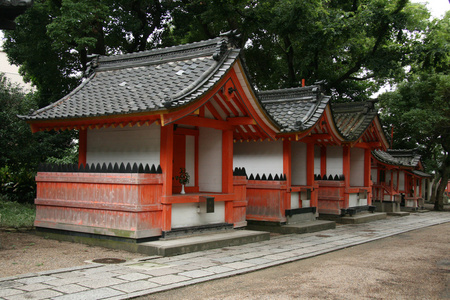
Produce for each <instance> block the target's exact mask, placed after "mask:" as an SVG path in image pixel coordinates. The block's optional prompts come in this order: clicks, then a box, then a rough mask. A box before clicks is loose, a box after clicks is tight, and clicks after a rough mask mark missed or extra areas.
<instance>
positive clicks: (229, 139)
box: [222, 130, 234, 224]
mask: <svg viewBox="0 0 450 300" xmlns="http://www.w3.org/2000/svg"><path fill="white" fill-rule="evenodd" d="M222 193H225V194H230V193H233V131H232V130H224V131H222ZM225 222H226V223H229V224H233V223H234V216H233V201H226V202H225Z"/></svg>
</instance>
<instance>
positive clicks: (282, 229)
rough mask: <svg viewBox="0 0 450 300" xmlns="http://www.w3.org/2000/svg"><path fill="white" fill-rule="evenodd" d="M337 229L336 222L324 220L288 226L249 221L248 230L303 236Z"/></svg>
mask: <svg viewBox="0 0 450 300" xmlns="http://www.w3.org/2000/svg"><path fill="white" fill-rule="evenodd" d="M335 228H336V222H333V221H322V220H314V221H304V222H301V223H298V224H287V225H284V224H280V223H276V222H258V221H251V222H250V221H249V223H248V224H247V229H251V230H260V231H269V232H273V233H281V234H302V233H311V232H317V231H322V230H327V229H335Z"/></svg>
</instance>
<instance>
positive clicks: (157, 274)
mask: <svg viewBox="0 0 450 300" xmlns="http://www.w3.org/2000/svg"><path fill="white" fill-rule="evenodd" d="M446 222H450V213H447V212H429V213H421V214H419V213H413V214H411V215H410V216H406V217H389V218H387V219H384V220H378V221H374V222H371V223H363V224H350V225H340V226H337V227H336V229H329V230H325V231H321V232H316V233H308V234H302V235H298V234H289V235H280V236H274V237H272V238H271V240H268V241H261V242H257V243H252V244H246V245H240V246H228V247H225V248H221V249H213V250H206V251H202V252H197V253H188V254H183V255H178V256H173V257H164V258H161V257H150V258H146V259H142V261H131V262H127V263H124V264H117V265H100V264H90V265H85V266H78V267H75V268H65V269H60V270H54V271H45V272H40V273H32V274H24V275H19V276H13V277H7V278H0V299H7V300H13V299H59V300H70V299H77V300H78V299H118V300H119V299H129V298H133V297H138V296H143V295H148V294H152V293H157V292H161V291H166V290H169V289H173V288H178V287H183V286H187V285H192V284H196V283H200V282H205V281H209V280H214V279H219V278H225V277H229V276H234V275H238V274H244V273H248V272H252V271H257V270H261V269H264V268H268V267H273V266H277V265H280V264H284V263H289V262H293V261H297V260H300V259H305V258H309V257H313V256H317V255H321V254H325V253H329V252H332V251H336V250H340V249H344V248H347V247H350V246H355V245H359V244H363V243H367V242H371V241H375V240H378V239H382V238H386V237H389V236H393V235H396V234H400V233H404V232H407V231H411V230H416V229H420V228H424V227H428V226H433V225H438V224H442V223H446Z"/></svg>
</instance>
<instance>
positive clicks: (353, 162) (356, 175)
mask: <svg viewBox="0 0 450 300" xmlns="http://www.w3.org/2000/svg"><path fill="white" fill-rule="evenodd" d="M350 186H364V149H361V148H351V149H350Z"/></svg>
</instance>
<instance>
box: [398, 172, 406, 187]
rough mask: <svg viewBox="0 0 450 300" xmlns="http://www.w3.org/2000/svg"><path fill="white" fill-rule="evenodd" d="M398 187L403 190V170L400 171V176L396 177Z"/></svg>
mask: <svg viewBox="0 0 450 300" xmlns="http://www.w3.org/2000/svg"><path fill="white" fill-rule="evenodd" d="M398 189H399V190H401V191H403V190H405V172H404V171H400V176H399V178H398Z"/></svg>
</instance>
